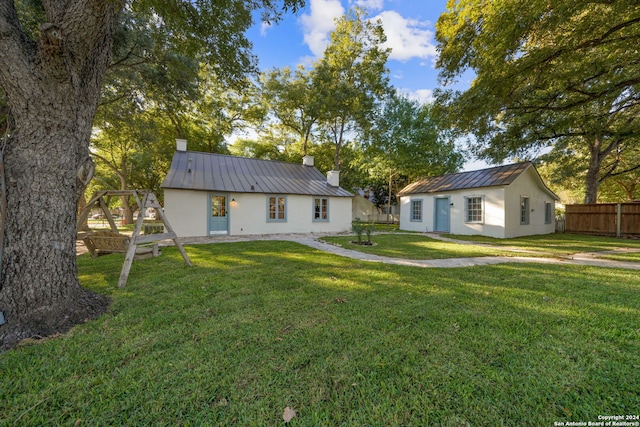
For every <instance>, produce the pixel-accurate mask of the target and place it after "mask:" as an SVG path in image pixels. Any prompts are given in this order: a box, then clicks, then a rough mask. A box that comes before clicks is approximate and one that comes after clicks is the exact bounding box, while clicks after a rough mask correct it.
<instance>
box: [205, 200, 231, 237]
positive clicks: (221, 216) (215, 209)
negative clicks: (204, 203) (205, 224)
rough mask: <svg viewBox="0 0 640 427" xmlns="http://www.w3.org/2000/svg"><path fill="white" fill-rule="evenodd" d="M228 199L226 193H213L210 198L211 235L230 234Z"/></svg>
mask: <svg viewBox="0 0 640 427" xmlns="http://www.w3.org/2000/svg"><path fill="white" fill-rule="evenodd" d="M228 199H229V198H228V197H227V195H226V194H216V193H213V194H211V197H210V198H209V202H210V203H209V235H214V234H229V206H228V204H229V200H228Z"/></svg>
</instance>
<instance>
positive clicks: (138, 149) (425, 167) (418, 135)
mask: <svg viewBox="0 0 640 427" xmlns="http://www.w3.org/2000/svg"><path fill="white" fill-rule="evenodd" d="M138 19H140V18H139V17H138V18H136V19H134V17H133V16H132V17H129V18H128V19H125V20H123V21H122V22H121V27H120V28H119V29H120V32H119V33H118V34H121V36H120V37H118V38H116V40H117V41H118V44H117V45H116V46H115V47H114V51H115V53H116V55H115V57H114V58H115V59H114V61H113V63H114V64H113V66H112V67H111V68H110V69H109V72H108V73H107V78H106V84H105V86H104V89H103V98H102V99H103V100H102V103H101V105H100V107H99V108H98V113H97V116H96V120H95V123H94V126H95V130H94V133H93V136H92V154H93V157H94V160H95V161H96V163H97V168H96V177H95V179H94V180H93V182H92V184H91V185H90V187H89V191H94V190H96V189H100V188H102V189H106V188H122V189H124V188H149V189H152V190H155V191H156V192H157V193H158V194H161V192H160V191H159V189H160V184H161V181H162V179H163V177H164V176H165V175H166V172H167V171H168V168H169V166H170V162H171V156H172V153H173V150H174V147H175V145H174V144H175V142H174V141H175V138H184V139H187V140H188V142H189V149H190V150H196V151H205V152H213V153H225V154H226V153H230V154H234V155H241V156H246V157H256V158H263V159H271V160H284V161H291V162H300V161H301V159H302V157H303V156H304V155H307V154H310V155H313V156H315V159H316V166H317V167H318V168H319V169H320V170H322V171H328V170H331V169H334V170H340V171H341V185H342V186H343V187H345V188H348V189H350V190H352V191H357V190H358V189H365V188H370V189H371V194H378V198H377V202H378V203H379V204H383V203H384V202H385V201H387V199H388V194H389V188H391V187H392V188H394V189H397V188H398V187H399V186H401V185H404V184H406V183H407V182H408V181H409V180H412V179H415V178H418V177H424V176H430V175H437V174H441V173H445V172H454V171H456V170H458V169H459V168H460V166H461V165H462V156H461V154H460V153H459V151H458V149H457V148H456V146H455V144H454V143H453V139H452V136H451V135H450V134H449V133H447V132H445V131H444V130H443V129H441V128H440V126H439V125H438V124H437V122H436V118H435V117H434V115H433V114H432V108H431V106H429V105H420V104H419V103H417V102H416V101H413V100H411V99H409V98H406V97H403V96H400V95H398V94H397V93H396V91H395V90H394V88H393V87H391V86H390V85H389V77H388V73H389V72H388V69H387V67H386V62H387V58H388V56H389V53H390V51H389V49H383V48H382V45H383V43H384V41H385V40H386V38H385V35H384V31H383V29H382V26H381V24H380V23H379V22H372V21H371V20H370V19H369V18H368V16H367V15H366V12H365V11H364V10H362V9H359V8H354V9H351V10H349V11H348V12H347V13H346V14H345V15H344V16H343V17H342V18H340V19H339V20H338V21H337V22H336V29H335V30H334V31H333V33H332V34H331V40H330V42H329V44H328V46H327V48H326V49H325V52H324V55H323V56H322V57H321V58H319V59H318V60H317V61H315V62H314V63H312V64H311V65H309V66H308V67H304V66H299V67H298V68H296V69H291V68H289V67H283V68H279V69H273V70H269V71H266V72H263V73H259V74H257V75H255V76H254V77H251V76H249V77H247V78H245V79H242V80H238V81H236V82H234V84H233V85H229V84H228V83H223V82H221V81H220V80H219V79H217V78H216V77H215V73H213V72H212V70H211V69H210V68H208V67H206V66H203V65H201V64H200V63H198V61H197V58H194V57H189V56H185V55H182V54H178V53H176V52H175V50H173V49H170V43H171V40H170V39H169V38H168V37H167V36H166V35H163V34H158V35H156V36H153V35H152V34H149V31H148V29H147V28H148V22H145V20H144V19H143V20H142V21H140V22H139V21H138ZM145 55H146V56H145ZM249 130H250V132H249V133H247V134H249V135H251V136H250V137H246V136H245V137H242V136H241V137H239V138H238V137H237V135H242V132H243V131H249ZM232 137H233V138H236V139H235V141H234V142H233V143H232V144H231V143H230V142H229V141H230V139H231V138H232ZM390 186H391V187H390ZM392 192H393V191H392ZM383 195H384V196H383ZM123 204H124V207H125V217H126V219H127V221H132V207H131V206H130V201H128V200H123Z"/></svg>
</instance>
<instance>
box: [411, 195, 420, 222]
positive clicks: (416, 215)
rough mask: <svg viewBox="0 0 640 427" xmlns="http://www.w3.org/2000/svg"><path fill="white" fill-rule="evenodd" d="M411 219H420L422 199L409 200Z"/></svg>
mask: <svg viewBox="0 0 640 427" xmlns="http://www.w3.org/2000/svg"><path fill="white" fill-rule="evenodd" d="M411 221H422V200H412V201H411Z"/></svg>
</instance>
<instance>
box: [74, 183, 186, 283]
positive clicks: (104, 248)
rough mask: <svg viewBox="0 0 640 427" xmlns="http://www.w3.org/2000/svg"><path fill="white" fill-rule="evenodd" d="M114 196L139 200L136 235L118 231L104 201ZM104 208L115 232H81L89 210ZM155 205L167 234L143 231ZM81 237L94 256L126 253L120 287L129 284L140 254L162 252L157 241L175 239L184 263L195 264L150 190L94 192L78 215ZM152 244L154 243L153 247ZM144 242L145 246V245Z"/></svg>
mask: <svg viewBox="0 0 640 427" xmlns="http://www.w3.org/2000/svg"><path fill="white" fill-rule="evenodd" d="M110 196H119V197H121V196H129V197H134V198H135V201H136V203H137V205H138V212H139V213H138V218H137V220H136V223H135V224H136V225H135V228H134V230H133V234H132V235H131V236H127V235H124V234H120V233H119V232H118V227H117V226H116V223H115V221H114V220H113V216H112V215H111V212H110V211H109V207H108V205H107V202H106V201H105V200H104V198H105V197H110ZM95 208H100V209H101V210H102V211H103V212H104V215H105V218H106V219H107V221H108V222H109V226H110V227H111V231H91V232H80V231H79V230H80V226H81V225H82V224H84V222H85V221H86V220H87V218H88V216H89V212H91V210H92V209H95ZM149 208H152V209H154V210H155V213H156V219H159V220H160V221H162V223H163V225H164V230H165V231H164V233H158V234H142V227H143V223H144V212H145V211H146V210H147V209H149ZM77 226H78V228H77V229H78V240H82V241H83V242H84V244H85V246H86V247H87V249H88V250H89V253H90V254H91V256H93V257H95V256H98V255H101V254H106V253H118V252H119V253H124V254H125V257H124V264H123V265H122V271H121V272H120V280H119V281H118V287H120V288H121V287H123V286H125V285H126V283H127V278H128V277H129V271H130V270H131V264H132V263H133V260H134V258H136V255H138V256H141V255H149V254H150V255H152V256H157V255H158V254H159V252H158V244H157V242H159V241H161V240H173V243H174V244H175V245H176V247H177V248H178V251H180V254H181V255H182V258H183V259H184V262H185V263H186V264H187V265H188V266H191V265H192V264H191V261H190V260H189V257H188V256H187V253H186V252H185V250H184V248H183V247H182V244H181V243H180V239H179V238H178V236H177V235H176V233H175V231H173V228H171V224H169V220H168V219H167V217H166V216H165V215H164V212H162V207H161V206H160V203H159V202H158V199H157V198H156V196H155V194H153V192H152V191H149V190H106V191H97V192H95V193H94V194H93V197H91V199H90V200H89V202H87V204H86V206H85V207H84V208H83V209H82V211H81V212H80V215H78V224H77ZM149 244H153V245H152V246H151V247H149ZM141 245H142V246H141Z"/></svg>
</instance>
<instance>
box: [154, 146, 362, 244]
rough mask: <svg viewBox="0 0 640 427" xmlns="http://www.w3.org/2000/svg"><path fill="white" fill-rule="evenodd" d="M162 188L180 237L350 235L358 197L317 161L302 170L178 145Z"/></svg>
mask: <svg viewBox="0 0 640 427" xmlns="http://www.w3.org/2000/svg"><path fill="white" fill-rule="evenodd" d="M177 142H178V147H177V150H176V151H175V153H174V156H173V161H172V162H171V169H170V170H169V173H168V174H167V177H166V178H165V180H164V181H163V183H162V188H163V189H164V210H165V214H166V216H167V217H168V218H169V221H171V224H172V225H173V227H174V229H175V231H176V233H177V235H178V236H180V237H186V236H189V237H194V236H213V235H248V234H275V233H327V232H344V231H348V230H350V229H351V210H352V199H353V194H351V193H350V192H348V191H346V190H344V189H343V188H341V187H340V186H339V172H338V171H330V172H329V173H328V174H327V177H325V176H324V175H323V174H322V173H321V172H320V171H319V170H318V169H316V168H315V167H314V162H313V157H312V156H305V157H304V159H303V162H302V163H300V164H295V163H288V162H280V161H270V160H260V159H250V158H244V157H237V156H228V155H221V154H212V153H202V152H195V151H188V150H187V147H186V141H184V140H178V141H177Z"/></svg>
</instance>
